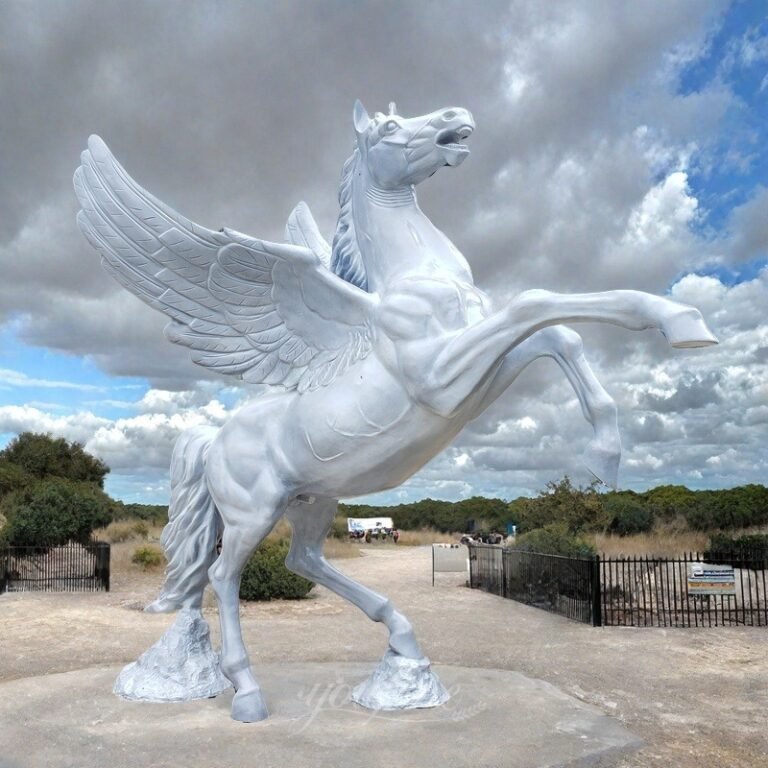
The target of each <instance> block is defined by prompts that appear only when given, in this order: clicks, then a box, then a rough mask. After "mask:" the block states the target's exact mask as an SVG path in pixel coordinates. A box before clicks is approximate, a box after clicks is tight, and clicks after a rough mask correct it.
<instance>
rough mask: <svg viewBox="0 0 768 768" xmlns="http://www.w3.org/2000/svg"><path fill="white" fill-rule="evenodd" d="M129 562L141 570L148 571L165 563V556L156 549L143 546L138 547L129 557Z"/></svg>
mask: <svg viewBox="0 0 768 768" xmlns="http://www.w3.org/2000/svg"><path fill="white" fill-rule="evenodd" d="M131 562H132V563H133V564H134V565H138V566H139V567H140V568H141V569H142V570H145V571H149V570H151V569H152V568H157V567H158V566H159V565H163V563H165V555H163V553H162V551H161V550H160V549H158V548H157V547H153V546H145V547H139V548H138V549H137V550H136V551H135V552H134V553H133V557H131Z"/></svg>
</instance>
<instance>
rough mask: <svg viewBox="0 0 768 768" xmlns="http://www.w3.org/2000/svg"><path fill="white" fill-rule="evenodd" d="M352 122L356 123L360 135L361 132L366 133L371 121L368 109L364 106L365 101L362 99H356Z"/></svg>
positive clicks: (357, 132) (356, 130) (356, 131)
mask: <svg viewBox="0 0 768 768" xmlns="http://www.w3.org/2000/svg"><path fill="white" fill-rule="evenodd" d="M352 122H353V123H354V125H355V133H356V134H357V135H358V136H359V135H360V134H361V133H365V131H367V130H368V126H369V125H370V123H371V118H370V116H369V115H368V110H366V108H365V107H364V106H363V103H362V102H361V101H360V99H356V100H355V108H354V110H353V111H352Z"/></svg>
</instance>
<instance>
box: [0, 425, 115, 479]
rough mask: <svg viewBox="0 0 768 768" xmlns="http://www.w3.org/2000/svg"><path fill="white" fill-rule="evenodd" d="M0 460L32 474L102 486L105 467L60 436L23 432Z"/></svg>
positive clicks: (79, 447) (78, 445) (0, 456)
mask: <svg viewBox="0 0 768 768" xmlns="http://www.w3.org/2000/svg"><path fill="white" fill-rule="evenodd" d="M0 460H2V461H7V462H9V463H11V464H15V465H16V466H17V467H20V468H21V469H22V470H24V472H26V473H27V474H29V475H31V476H32V477H35V478H38V479H40V480H42V479H43V478H46V477H51V476H53V477H63V478H66V479H67V480H73V481H75V482H79V483H95V484H96V485H98V486H99V488H102V487H103V486H104V476H105V475H106V474H107V473H108V472H109V467H108V466H107V465H106V464H105V463H104V462H103V461H101V460H100V459H97V458H96V457H95V456H91V454H90V453H86V452H85V450H84V449H83V446H82V445H80V443H69V442H67V441H66V440H65V439H64V438H63V437H59V438H54V437H51V435H42V434H35V433H34V432H23V433H22V434H20V435H19V436H18V437H16V438H14V439H13V440H12V441H11V442H10V443H9V445H8V447H7V448H5V449H4V450H2V451H0Z"/></svg>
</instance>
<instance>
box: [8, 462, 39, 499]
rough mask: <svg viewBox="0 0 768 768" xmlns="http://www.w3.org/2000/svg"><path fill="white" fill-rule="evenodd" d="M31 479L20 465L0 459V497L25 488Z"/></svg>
mask: <svg viewBox="0 0 768 768" xmlns="http://www.w3.org/2000/svg"><path fill="white" fill-rule="evenodd" d="M32 481H33V478H32V476H31V475H29V474H27V473H26V472H25V471H24V470H23V469H22V468H21V467H19V466H17V465H16V464H11V462H10V461H2V460H0V497H2V496H6V495H7V494H9V493H12V492H13V491H18V490H21V489H22V488H26V487H27V486H28V485H29V484H30V483H31V482H32Z"/></svg>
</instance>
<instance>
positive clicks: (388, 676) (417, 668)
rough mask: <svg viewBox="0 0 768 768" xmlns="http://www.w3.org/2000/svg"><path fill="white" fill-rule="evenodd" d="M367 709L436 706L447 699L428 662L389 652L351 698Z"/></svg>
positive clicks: (354, 691)
mask: <svg viewBox="0 0 768 768" xmlns="http://www.w3.org/2000/svg"><path fill="white" fill-rule="evenodd" d="M350 698H351V699H352V701H354V702H355V703H356V704H360V705H361V706H363V707H366V708H367V709H375V710H378V709H385V710H392V709H420V708H423V707H437V706H439V705H440V704H445V702H446V701H448V699H449V698H450V696H449V694H448V691H446V690H445V687H444V686H443V684H442V683H441V682H440V680H439V679H438V677H437V675H436V674H435V673H434V672H433V671H432V668H431V666H430V664H429V659H427V658H426V657H425V658H422V659H409V658H406V657H405V656H401V655H400V654H399V653H395V652H394V651H392V650H388V651H387V652H386V653H385V654H384V657H383V658H382V659H381V661H380V662H379V664H378V666H377V667H376V669H374V670H373V672H372V673H371V675H370V677H369V678H368V679H367V680H365V681H364V682H362V683H360V685H357V686H355V688H354V689H353V691H352V695H351V697H350Z"/></svg>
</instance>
